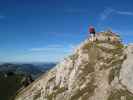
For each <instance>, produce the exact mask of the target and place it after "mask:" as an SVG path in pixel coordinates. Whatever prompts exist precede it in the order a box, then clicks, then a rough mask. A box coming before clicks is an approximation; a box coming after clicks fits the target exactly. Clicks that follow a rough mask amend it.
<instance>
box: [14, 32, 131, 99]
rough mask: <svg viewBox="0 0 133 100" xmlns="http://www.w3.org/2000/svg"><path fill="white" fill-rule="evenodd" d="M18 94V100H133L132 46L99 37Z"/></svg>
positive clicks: (107, 34) (107, 36) (114, 37)
mask: <svg viewBox="0 0 133 100" xmlns="http://www.w3.org/2000/svg"><path fill="white" fill-rule="evenodd" d="M96 37H97V41H93V42H92V41H89V39H88V40H85V41H84V42H83V43H82V44H81V45H80V46H79V47H78V48H77V49H76V50H75V52H74V53H73V55H71V56H69V57H67V58H65V59H64V60H63V61H62V62H61V63H59V64H58V65H57V66H55V67H54V68H53V69H52V70H50V71H49V72H47V73H45V74H44V75H42V76H41V77H40V78H38V79H37V80H36V81H35V82H33V83H32V84H31V85H29V86H28V87H27V88H25V89H24V90H22V91H21V92H19V93H18V94H17V95H16V98H15V100H133V85H132V84H133V62H132V59H133V46H132V45H130V46H128V47H126V46H124V45H123V44H122V43H121V40H120V37H119V36H118V35H115V34H112V33H111V32H101V33H99V34H97V36H96Z"/></svg>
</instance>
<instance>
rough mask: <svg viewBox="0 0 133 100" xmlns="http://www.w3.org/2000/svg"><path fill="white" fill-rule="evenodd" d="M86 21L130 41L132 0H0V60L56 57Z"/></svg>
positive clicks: (80, 36) (77, 38) (83, 32)
mask: <svg viewBox="0 0 133 100" xmlns="http://www.w3.org/2000/svg"><path fill="white" fill-rule="evenodd" d="M90 24H91V25H94V26H95V27H96V30H97V31H103V30H104V29H106V28H112V30H113V31H114V32H119V33H120V35H121V36H122V38H123V40H124V43H129V42H133V0H0V61H2V62H53V61H59V60H61V59H62V58H63V57H65V56H66V55H69V54H70V53H71V52H72V49H73V48H74V47H75V46H76V45H77V44H79V43H80V42H81V41H83V40H84V39H85V38H87V36H88V33H87V28H88V25H90Z"/></svg>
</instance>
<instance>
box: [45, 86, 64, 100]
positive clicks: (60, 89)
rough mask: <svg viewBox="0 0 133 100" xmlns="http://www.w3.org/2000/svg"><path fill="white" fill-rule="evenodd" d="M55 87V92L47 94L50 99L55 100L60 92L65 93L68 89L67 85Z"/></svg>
mask: <svg viewBox="0 0 133 100" xmlns="http://www.w3.org/2000/svg"><path fill="white" fill-rule="evenodd" d="M55 89H56V90H54V91H53V93H51V94H48V95H47V99H48V100H54V99H55V98H56V96H57V95H58V94H60V93H63V92H64V91H66V90H67V88H65V87H61V88H60V87H56V88H55Z"/></svg>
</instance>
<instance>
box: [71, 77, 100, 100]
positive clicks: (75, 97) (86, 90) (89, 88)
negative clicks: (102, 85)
mask: <svg viewBox="0 0 133 100" xmlns="http://www.w3.org/2000/svg"><path fill="white" fill-rule="evenodd" d="M96 87H97V86H96V85H94V78H92V80H91V81H90V82H89V83H88V84H87V85H86V87H84V88H83V89H82V90H80V89H78V90H77V91H76V93H75V94H74V95H72V96H71V98H70V100H78V99H79V98H80V97H82V98H87V99H88V98H89V97H90V96H92V95H93V93H94V90H95V88H96ZM85 93H87V95H85V96H83V95H84V94H85ZM82 100H85V99H82Z"/></svg>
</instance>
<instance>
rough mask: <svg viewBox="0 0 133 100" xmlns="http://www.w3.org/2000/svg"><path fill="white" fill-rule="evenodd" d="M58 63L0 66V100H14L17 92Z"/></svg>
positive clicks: (7, 64) (6, 64)
mask: <svg viewBox="0 0 133 100" xmlns="http://www.w3.org/2000/svg"><path fill="white" fill-rule="evenodd" d="M55 65H56V63H34V64H16V63H15V64H13V63H3V64H0V100H13V96H14V95H15V94H16V92H17V91H18V90H20V89H22V88H24V87H26V86H28V85H29V84H30V83H31V82H32V81H34V80H35V79H36V78H37V77H39V76H40V75H41V74H42V73H45V72H46V71H48V70H49V69H51V68H53V67H54V66H55Z"/></svg>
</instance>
